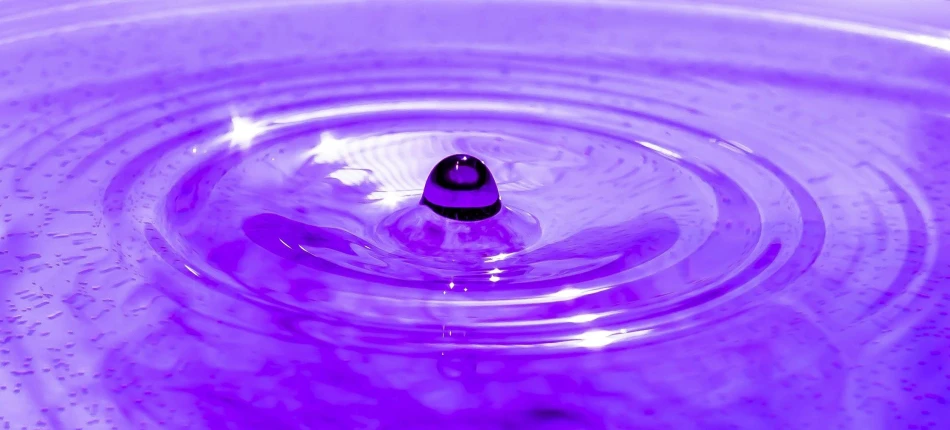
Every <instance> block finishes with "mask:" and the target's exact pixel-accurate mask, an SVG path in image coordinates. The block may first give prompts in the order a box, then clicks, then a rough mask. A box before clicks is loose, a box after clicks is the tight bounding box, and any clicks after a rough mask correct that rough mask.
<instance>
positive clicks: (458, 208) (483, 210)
mask: <svg viewBox="0 0 950 430" xmlns="http://www.w3.org/2000/svg"><path fill="white" fill-rule="evenodd" d="M421 203H422V204H423V205H425V206H428V207H429V209H432V211H433V212H435V213H437V214H439V215H441V216H444V217H446V218H450V219H454V220H458V221H481V220H483V219H487V218H490V217H493V216H495V215H496V214H498V212H499V211H501V198H500V197H499V195H498V185H497V184H495V178H494V177H492V174H491V172H490V171H489V170H488V167H487V166H486V165H485V163H484V162H482V160H479V159H478V158H475V157H473V156H471V155H465V154H456V155H451V156H448V157H446V158H444V159H443V160H442V161H440V162H439V164H436V165H435V167H433V168H432V172H431V173H429V178H428V179H427V180H426V185H425V189H424V190H423V192H422V202H421Z"/></svg>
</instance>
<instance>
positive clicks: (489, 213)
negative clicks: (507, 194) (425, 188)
mask: <svg viewBox="0 0 950 430" xmlns="http://www.w3.org/2000/svg"><path fill="white" fill-rule="evenodd" d="M422 204H424V205H426V206H428V207H429V209H432V211H433V212H435V213H437V214H439V215H441V216H444V217H446V218H450V219H454V220H456V221H481V220H483V219H488V218H491V217H493V216H495V215H497V214H498V212H501V199H498V200H496V201H495V203H493V204H491V205H489V206H484V207H480V208H454V207H449V206H441V205H437V204H435V203H432V202H430V201H429V200H427V199H426V198H425V197H423V198H422Z"/></svg>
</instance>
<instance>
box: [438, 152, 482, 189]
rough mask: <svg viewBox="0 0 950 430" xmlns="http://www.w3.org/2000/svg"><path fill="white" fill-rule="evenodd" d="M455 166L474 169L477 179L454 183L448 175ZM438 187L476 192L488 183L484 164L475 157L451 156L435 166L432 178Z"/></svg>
mask: <svg viewBox="0 0 950 430" xmlns="http://www.w3.org/2000/svg"><path fill="white" fill-rule="evenodd" d="M456 166H466V167H471V168H473V169H475V174H477V175H478V178H477V179H476V180H475V181H474V182H455V181H453V180H452V179H451V178H450V177H449V174H450V173H451V172H452V169H454V168H455V167H456ZM432 180H434V181H435V183H436V184H438V185H439V186H440V187H442V188H445V189H447V190H451V191H472V190H477V189H479V188H481V187H483V186H485V183H487V182H488V167H485V163H482V161H481V160H479V159H477V158H475V157H468V156H461V157H460V156H453V157H448V158H446V159H444V160H442V161H440V162H439V164H436V166H435V175H434V177H433V178H432Z"/></svg>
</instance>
